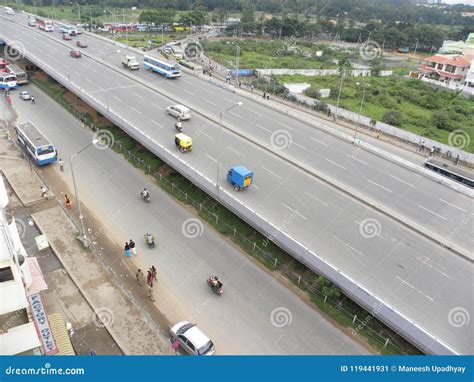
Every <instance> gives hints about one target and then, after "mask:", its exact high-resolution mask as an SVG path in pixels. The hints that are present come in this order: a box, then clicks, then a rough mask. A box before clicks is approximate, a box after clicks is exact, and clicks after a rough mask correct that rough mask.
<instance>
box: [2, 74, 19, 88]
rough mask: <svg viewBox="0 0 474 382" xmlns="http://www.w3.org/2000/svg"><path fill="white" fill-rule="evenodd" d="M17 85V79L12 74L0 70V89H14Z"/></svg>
mask: <svg viewBox="0 0 474 382" xmlns="http://www.w3.org/2000/svg"><path fill="white" fill-rule="evenodd" d="M17 86H18V81H17V80H16V76H15V75H14V74H12V73H3V72H0V89H14V88H16V87H17Z"/></svg>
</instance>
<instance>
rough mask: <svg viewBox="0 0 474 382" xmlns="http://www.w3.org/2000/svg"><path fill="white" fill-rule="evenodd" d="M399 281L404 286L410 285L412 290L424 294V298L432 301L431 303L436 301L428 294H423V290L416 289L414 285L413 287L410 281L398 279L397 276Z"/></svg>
mask: <svg viewBox="0 0 474 382" xmlns="http://www.w3.org/2000/svg"><path fill="white" fill-rule="evenodd" d="M397 279H399V280H400V281H401V282H402V283H403V284H405V285H408V286H409V287H410V288H413V289H414V290H416V291H417V292H418V293H420V294H422V295H423V296H425V297H426V298H428V299H430V300H431V301H434V299H433V298H432V297H430V296H428V295H427V294H425V293H423V292H422V291H421V290H419V289H418V288H416V287H414V286H413V285H411V284H410V283H409V282H408V281H405V280H403V279H402V278H400V277H398V276H397Z"/></svg>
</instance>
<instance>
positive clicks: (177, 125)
mask: <svg viewBox="0 0 474 382" xmlns="http://www.w3.org/2000/svg"><path fill="white" fill-rule="evenodd" d="M174 127H175V129H176V130H178V131H179V132H181V131H183V126H181V122H176V124H175V125H174Z"/></svg>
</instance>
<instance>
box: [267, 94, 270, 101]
mask: <svg viewBox="0 0 474 382" xmlns="http://www.w3.org/2000/svg"><path fill="white" fill-rule="evenodd" d="M267 101H270V93H267Z"/></svg>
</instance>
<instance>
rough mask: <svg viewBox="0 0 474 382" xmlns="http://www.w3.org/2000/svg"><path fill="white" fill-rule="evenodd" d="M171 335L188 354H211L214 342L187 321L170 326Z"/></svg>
mask: <svg viewBox="0 0 474 382" xmlns="http://www.w3.org/2000/svg"><path fill="white" fill-rule="evenodd" d="M171 337H172V338H173V341H174V340H178V342H179V344H180V346H181V347H182V348H183V349H184V350H185V351H186V353H188V354H190V355H213V354H214V344H213V343H212V341H211V340H210V339H209V337H208V336H206V335H205V334H204V333H203V332H202V331H201V330H200V329H199V328H198V327H197V326H196V324H192V323H190V322H188V321H181V322H178V323H177V324H176V325H174V326H173V327H172V328H171Z"/></svg>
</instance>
